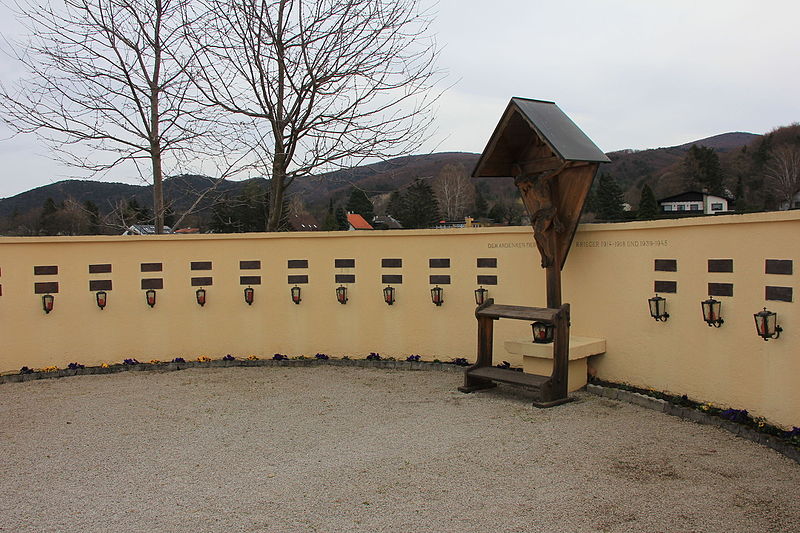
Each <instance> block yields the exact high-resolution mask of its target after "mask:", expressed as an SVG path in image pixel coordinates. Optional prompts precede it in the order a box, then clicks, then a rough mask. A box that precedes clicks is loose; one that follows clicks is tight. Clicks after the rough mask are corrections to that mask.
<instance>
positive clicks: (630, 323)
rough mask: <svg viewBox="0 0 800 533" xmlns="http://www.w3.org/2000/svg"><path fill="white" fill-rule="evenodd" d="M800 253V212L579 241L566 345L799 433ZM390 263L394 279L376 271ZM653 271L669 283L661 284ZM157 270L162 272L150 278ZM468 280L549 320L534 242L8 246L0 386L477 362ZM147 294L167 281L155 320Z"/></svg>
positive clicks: (268, 239) (458, 238)
mask: <svg viewBox="0 0 800 533" xmlns="http://www.w3.org/2000/svg"><path fill="white" fill-rule="evenodd" d="M799 241H800V214H799V213H797V212H782V213H767V214H753V215H729V216H716V217H705V218H691V219H682V220H670V221H655V222H636V223H625V224H592V225H585V226H581V227H580V228H579V231H578V233H577V235H576V237H575V242H574V244H573V249H572V250H571V252H570V257H569V259H568V261H567V267H566V268H565V271H564V275H563V282H564V301H566V302H569V303H571V304H572V312H573V316H572V326H573V329H572V331H573V333H574V334H576V335H582V336H592V337H603V338H605V339H607V353H606V354H605V355H602V356H597V357H594V358H593V359H592V361H591V362H590V364H591V365H592V367H593V368H594V369H595V370H596V371H597V372H598V376H599V377H601V378H603V379H607V380H612V381H623V382H628V383H631V384H635V385H638V386H644V387H651V388H654V389H658V390H666V391H670V392H675V393H680V394H684V393H685V394H688V395H689V396H691V397H693V398H695V399H698V400H704V401H711V402H714V403H717V404H720V405H727V406H731V407H736V408H746V409H749V410H750V411H751V412H752V413H753V414H754V415H756V416H764V417H766V418H768V419H769V420H770V421H772V422H774V423H778V424H782V425H785V426H790V425H800V388H798V387H796V385H795V382H796V378H797V376H798V375H800V350H798V349H797V347H796V345H795V343H796V340H797V338H798V325H797V322H798V320H797V317H798V312H797V310H796V307H797V304H796V303H793V302H790V301H780V300H767V299H766V297H767V294H766V291H767V289H766V287H778V288H779V290H775V289H770V292H769V296H770V297H775V296H776V295H777V296H780V297H782V298H784V299H786V296H787V293H788V292H789V290H793V289H795V288H796V285H797V280H798V274H797V269H798V267H799V266H800V263H799V262H800V246H798V245H799V244H800V242H799ZM337 259H339V260H354V261H353V262H352V263H351V262H349V261H339V262H338V263H337V261H336V260H337ZM396 259H400V260H402V266H400V267H397V266H391V265H396V264H397V262H396V261H388V262H385V261H384V260H396ZM709 259H711V260H720V259H721V260H730V261H722V262H714V263H713V265H712V270H719V268H720V266H721V267H722V268H723V270H729V269H730V268H729V267H731V268H732V271H730V272H709ZM432 260H433V261H432ZM442 260H449V266H445V265H447V264H448V262H447V261H442ZM479 260H481V261H479ZM656 260H659V262H658V265H659V268H663V267H665V266H666V267H668V270H656ZM661 260H667V261H661ZM766 260H782V261H784V262H783V263H780V268H781V269H784V270H785V268H786V265H787V264H788V263H786V262H785V261H791V262H792V265H793V270H792V273H791V274H785V273H784V274H778V273H767V272H766V267H765V265H766V263H765V262H766ZM303 261H306V262H307V263H303ZM209 262H210V265H209V264H208V263H209ZM242 262H244V263H242ZM257 262H258V263H257ZM495 262H496V266H492V265H493V264H494V263H495ZM151 263H160V264H161V271H147V272H143V271H142V270H143V269H144V270H148V269H152V268H154V267H152V266H151V267H147V266H144V267H143V264H151ZM775 264H776V263H770V265H771V266H770V268H773V267H774V265H775ZM90 265H111V267H110V269H111V271H110V272H102V271H103V270H108V267H96V266H95V267H92V270H94V271H97V270H100V272H90ZM350 265H352V266H350ZM255 266H258V268H242V267H255ZM673 266H674V270H673V269H672V268H673ZM35 267H58V271H57V273H54V272H53V269H52V268H51V269H48V268H44V269H43V268H38V269H37V268H35ZM193 267H194V268H195V269H194V270H193ZM209 267H210V268H209ZM337 275H339V276H355V281H354V282H348V283H346V285H347V286H348V290H349V302H348V303H347V304H346V305H341V304H339V303H338V302H337V301H336V298H335V293H334V289H335V287H336V286H337V285H338V284H339V283H337V281H336V279H337V278H336V276H337ZM384 275H386V276H398V275H400V276H402V283H397V282H392V283H391V284H392V286H394V287H396V289H397V293H396V297H397V301H396V303H395V304H394V305H392V306H388V305H386V304H385V303H384V302H383V298H382V289H383V287H384V286H385V285H386V284H385V283H384V279H383V276H384ZM242 276H247V277H250V279H245V280H244V281H245V282H250V283H252V282H253V281H254V280H253V279H252V277H253V276H260V284H253V285H252V286H253V287H254V288H255V290H256V293H255V302H254V304H253V305H252V306H248V305H247V304H246V303H245V302H244V299H243V295H242V291H243V288H244V287H245V286H247V285H242V280H241V277H242ZM290 276H301V277H302V276H307V283H298V286H300V287H301V288H302V302H301V303H300V304H299V305H295V304H294V303H292V302H291V300H290V292H289V290H290V287H291V286H293V285H294V283H290ZM431 276H439V277H438V278H434V281H440V282H442V281H445V280H447V278H442V277H441V276H449V282H450V283H441V286H442V287H444V289H445V293H444V299H445V303H444V305H442V306H441V307H436V306H434V305H433V304H432V303H431V301H430V292H429V291H430V288H431V287H432V286H433V285H432V283H431ZM478 276H488V278H485V277H482V278H481V281H489V282H491V276H496V279H497V285H489V284H485V285H484V286H485V287H486V288H488V289H489V290H490V296H491V297H493V298H495V300H496V301H497V302H498V303H504V304H512V305H533V306H542V305H544V301H545V296H544V275H543V271H542V270H541V269H540V268H539V256H538V252H537V251H536V248H535V245H534V242H533V237H532V232H531V230H530V229H529V228H480V229H459V230H420V231H372V232H330V233H323V232H314V233H276V234H264V233H262V234H244V235H241V234H238V235H187V236H176V235H168V236H148V237H132V236H119V237H59V238H49V237H48V238H44V237H43V238H2V239H0V290H1V291H2V293H1V295H0V338H2V353H1V354H0V371H16V370H18V369H19V368H20V367H21V366H22V365H27V366H29V367H36V368H41V367H44V366H49V365H57V366H60V367H63V366H66V364H67V363H69V362H73V361H75V362H80V363H83V364H86V365H94V364H100V363H102V362H118V361H121V360H122V359H124V358H128V357H133V358H137V359H139V360H141V361H147V360H150V359H161V360H168V359H172V358H173V357H177V356H181V357H184V358H187V359H188V358H192V359H193V358H196V357H198V356H200V355H206V356H209V357H212V358H218V357H222V356H223V355H225V354H228V353H230V354H233V355H235V356H239V357H246V356H247V355H250V354H255V355H258V356H260V357H270V356H272V354H273V353H283V354H287V355H308V356H313V355H314V354H315V353H316V352H324V353H327V354H329V355H334V356H343V355H348V356H350V357H364V356H366V355H367V354H368V353H369V352H379V353H380V354H381V355H382V356H384V357H398V358H401V357H402V358H405V357H406V356H407V355H410V354H420V355H422V356H423V358H425V359H433V358H439V359H442V360H450V359H451V358H454V357H467V358H469V359H474V353H475V339H476V327H475V319H474V314H473V313H474V300H473V291H474V289H475V288H477V286H478V281H479V279H478ZM209 277H210V278H211V284H208V280H195V283H203V284H204V288H205V289H206V290H207V302H208V303H207V304H206V305H205V306H204V307H200V306H199V305H197V303H196V302H195V290H196V289H197V286H196V285H195V286H193V285H192V279H193V278H209ZM143 279H161V280H162V283H163V289H160V290H159V291H158V296H157V304H156V306H155V307H154V308H152V309H151V308H150V307H149V306H148V305H147V304H146V302H145V297H144V291H143V289H142V280H143ZM297 279H298V278H292V279H291V281H292V282H294V281H296V280H297ZM299 279H300V280H302V279H303V278H299ZM339 279H340V280H341V279H347V278H346V277H345V278H339ZM394 279H396V278H394ZM92 281H94V282H95V284H97V282H108V281H110V282H111V285H112V289H111V290H109V291H108V295H109V296H108V305H107V307H106V308H105V310H102V311H101V310H100V309H99V308H98V307H97V306H96V305H95V300H94V293H93V292H92V291H90V290H89V289H90V282H92ZM54 282H57V283H58V293H56V294H55V306H54V310H53V311H52V312H51V313H50V314H45V313H44V312H43V311H42V307H41V295H40V294H36V293H35V288H36V286H37V285H36V284H37V283H54ZM656 282H667V283H660V285H664V286H665V287H667V288H669V289H671V288H672V287H671V286H672V285H673V283H674V288H675V290H676V292H674V293H662V296H665V297H667V299H668V311H669V313H670V315H671V318H670V319H669V321H668V322H666V323H657V322H655V321H653V320H652V319H651V318H650V317H649V314H648V312H647V301H646V300H647V298H648V297H650V296H652V295H653V294H654V284H655V283H656ZM709 283H714V284H717V285H714V287H716V289H715V290H721V291H722V292H728V291H732V296H718V297H717V298H718V299H720V300H722V301H723V307H722V313H723V317H724V319H725V324H724V325H723V326H722V327H721V328H719V329H716V328H709V327H707V326H706V325H705V323H704V322H702V320H701V312H700V301H701V300H703V299H705V298H706V297H707V296H708V290H709ZM100 285H102V283H100ZM46 288H48V287H47V286H43V285H39V290H43V289H46ZM50 288H52V286H51V287H50ZM791 299H794V295H793V296H792V298H791ZM764 306H766V307H768V308H769V309H770V310H772V311H776V312H778V319H779V323H780V324H781V325H782V326H783V327H784V329H785V331H784V333H783V334H782V335H781V338H780V339H777V340H771V341H769V342H764V341H763V340H761V339H760V338H759V337H758V336H756V334H755V328H754V326H753V313H755V312H757V311H759V310H760V309H761V308H762V307H764ZM529 332H530V326H529V325H528V324H526V323H519V322H514V321H507V320H506V321H504V320H501V321H499V322H498V323H497V327H496V333H495V343H496V347H495V354H496V358H497V360H498V362H499V361H501V360H508V361H510V362H511V363H512V364H514V365H520V366H521V361H517V360H515V359H514V358H513V357H512V356H510V355H509V354H506V353H505V352H504V350H503V348H502V347H503V341H504V340H507V339H509V338H520V337H526V336H528V335H529Z"/></svg>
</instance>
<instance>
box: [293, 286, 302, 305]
mask: <svg viewBox="0 0 800 533" xmlns="http://www.w3.org/2000/svg"><path fill="white" fill-rule="evenodd" d="M292 301H293V302H294V303H296V304H299V303H300V301H301V300H300V287H298V286H297V285H295V286H294V287H292Z"/></svg>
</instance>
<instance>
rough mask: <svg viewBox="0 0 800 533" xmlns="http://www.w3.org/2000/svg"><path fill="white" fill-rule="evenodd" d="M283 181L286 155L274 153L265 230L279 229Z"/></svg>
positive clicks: (284, 181)
mask: <svg viewBox="0 0 800 533" xmlns="http://www.w3.org/2000/svg"><path fill="white" fill-rule="evenodd" d="M284 183H286V157H285V156H284V155H283V154H275V160H274V161H273V162H272V179H271V180H270V194H269V220H268V221H267V231H278V230H279V229H280V223H281V214H282V213H283V209H282V208H283V192H284V188H285V187H284Z"/></svg>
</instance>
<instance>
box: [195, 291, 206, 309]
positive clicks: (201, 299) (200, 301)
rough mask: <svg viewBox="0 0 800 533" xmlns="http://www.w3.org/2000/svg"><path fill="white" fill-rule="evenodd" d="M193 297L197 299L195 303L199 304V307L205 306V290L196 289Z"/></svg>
mask: <svg viewBox="0 0 800 533" xmlns="http://www.w3.org/2000/svg"><path fill="white" fill-rule="evenodd" d="M195 296H196V297H197V303H198V304H200V307H203V306H204V305H206V290H205V289H203V288H200V289H197V290H196V291H195Z"/></svg>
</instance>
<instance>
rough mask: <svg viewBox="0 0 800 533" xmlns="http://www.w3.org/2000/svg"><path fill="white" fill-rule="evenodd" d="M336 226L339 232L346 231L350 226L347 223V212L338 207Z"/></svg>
mask: <svg viewBox="0 0 800 533" xmlns="http://www.w3.org/2000/svg"><path fill="white" fill-rule="evenodd" d="M335 216H336V226H337V228H338V229H339V230H340V231H346V230H347V229H348V228H349V227H350V224H349V223H348V222H347V212H346V211H345V210H344V209H343V208H342V207H341V206H340V207H337V208H336V215H335Z"/></svg>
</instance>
